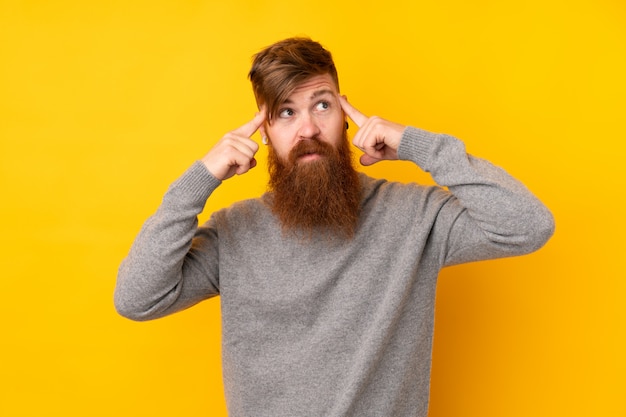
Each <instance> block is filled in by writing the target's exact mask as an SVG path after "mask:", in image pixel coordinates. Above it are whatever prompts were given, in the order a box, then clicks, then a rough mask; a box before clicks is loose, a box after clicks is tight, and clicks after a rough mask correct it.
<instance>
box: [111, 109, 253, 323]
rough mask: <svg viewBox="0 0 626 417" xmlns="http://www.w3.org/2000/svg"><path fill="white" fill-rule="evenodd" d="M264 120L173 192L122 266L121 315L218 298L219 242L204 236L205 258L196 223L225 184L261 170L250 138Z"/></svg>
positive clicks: (235, 134)
mask: <svg viewBox="0 0 626 417" xmlns="http://www.w3.org/2000/svg"><path fill="white" fill-rule="evenodd" d="M264 120H265V114H264V112H261V113H259V114H257V115H256V116H255V117H254V119H252V120H251V121H250V122H248V123H246V124H245V125H243V126H241V127H240V128H239V129H236V130H234V131H232V132H229V133H227V134H226V135H225V136H224V137H223V138H222V139H221V140H220V141H219V142H218V143H217V144H216V145H215V146H214V147H213V148H212V149H211V150H210V151H209V152H208V153H207V154H206V156H205V157H204V158H202V160H201V161H198V162H196V163H195V164H194V165H192V166H191V167H190V168H189V169H188V170H187V171H186V172H185V173H184V174H183V175H182V176H181V177H180V178H179V179H178V180H177V181H176V182H174V183H173V184H172V185H171V186H170V187H169V189H168V191H167V193H166V194H165V196H164V198H163V201H162V203H161V205H160V206H159V208H158V210H157V211H156V213H155V214H154V215H152V216H151V217H150V218H149V219H148V220H147V221H146V222H145V223H144V225H143V227H142V228H141V231H140V232H139V234H138V235H137V237H136V238H135V241H134V243H133V245H132V247H131V249H130V252H129V254H128V256H127V257H126V258H125V259H124V260H123V262H122V264H121V265H120V268H119V272H118V278H117V285H116V288H115V294H114V303H115V307H116V309H117V311H118V312H119V313H120V314H121V315H123V316H125V317H128V318H130V319H133V320H148V319H154V318H157V317H162V316H165V315H167V314H171V313H173V312H175V311H179V310H182V309H185V308H187V307H189V306H191V305H193V304H196V303H198V302H199V301H201V300H203V299H206V298H209V297H211V296H214V295H217V294H218V293H219V284H218V280H219V277H218V273H217V271H218V267H217V263H218V253H217V247H216V245H217V236H215V235H212V234H211V232H210V228H209V229H207V231H205V232H204V233H203V236H202V239H203V240H204V242H203V252H202V256H198V255H197V253H196V250H195V245H194V240H195V239H196V237H195V235H196V231H197V227H198V220H197V217H198V215H199V214H200V213H201V212H202V210H203V209H204V206H205V204H206V201H207V199H208V198H209V196H210V195H211V193H212V192H213V191H214V190H215V189H216V188H217V187H218V186H219V185H220V184H221V181H222V180H225V179H227V178H230V177H232V176H233V175H235V174H243V173H246V172H248V170H250V169H251V168H253V167H254V166H255V165H256V160H255V159H254V155H255V153H256V152H257V150H258V148H259V147H258V145H257V144H256V142H254V141H253V140H252V139H250V136H252V135H253V134H254V133H255V132H256V130H257V129H258V128H259V127H260V126H261V124H262V123H263V121H264ZM211 240H215V244H214V245H212V244H210V241H211Z"/></svg>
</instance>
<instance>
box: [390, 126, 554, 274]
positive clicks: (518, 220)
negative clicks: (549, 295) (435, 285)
mask: <svg viewBox="0 0 626 417" xmlns="http://www.w3.org/2000/svg"><path fill="white" fill-rule="evenodd" d="M398 156H399V158H400V159H405V160H411V161H413V162H414V163H416V164H417V165H418V166H419V167H420V168H421V169H423V170H424V171H426V172H429V173H430V174H431V176H432V177H433V179H434V180H435V182H436V183H437V184H438V185H440V186H443V187H447V189H448V190H449V192H450V193H451V194H452V198H451V199H450V200H449V201H448V202H447V203H446V207H443V208H442V213H443V214H442V217H445V218H447V220H446V221H447V222H448V223H449V224H448V225H447V229H448V230H449V232H448V236H447V239H446V248H445V252H444V255H443V256H444V260H443V264H444V265H453V264H458V263H462V262H470V261H476V260H483V259H491V258H499V257H505V256H514V255H523V254H526V253H530V252H533V251H535V250H537V249H539V248H540V247H542V246H543V245H544V244H545V243H546V242H547V241H548V239H549V238H550V237H551V236H552V234H553V233H554V218H553V216H552V213H551V212H550V211H549V210H548V209H547V208H546V207H545V206H544V205H543V204H542V203H541V202H540V201H539V200H538V199H537V198H536V197H535V196H534V195H533V194H532V193H531V192H530V191H529V190H528V189H527V188H526V187H525V186H524V185H523V184H521V183H520V182H519V181H517V180H516V179H514V178H512V177H511V176H510V175H509V174H507V173H506V172H505V171H504V170H502V169H501V168H498V167H496V166H494V165H493V164H491V163H489V162H488V161H485V160H484V159H479V158H476V157H473V156H471V155H468V154H467V153H466V150H465V145H464V144H463V142H461V141H459V140H458V139H456V138H454V137H452V136H449V135H443V134H434V133H430V132H427V131H424V130H421V129H416V128H413V127H408V128H406V130H405V131H404V134H403V137H402V141H401V142H400V147H399V149H398Z"/></svg>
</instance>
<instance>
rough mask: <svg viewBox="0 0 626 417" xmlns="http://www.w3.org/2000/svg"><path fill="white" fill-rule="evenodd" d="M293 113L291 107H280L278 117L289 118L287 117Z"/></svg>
mask: <svg viewBox="0 0 626 417" xmlns="http://www.w3.org/2000/svg"><path fill="white" fill-rule="evenodd" d="M293 115H294V111H293V110H292V109H288V108H287V109H281V110H280V111H279V112H278V117H280V118H281V119H287V118H289V117H291V116H293Z"/></svg>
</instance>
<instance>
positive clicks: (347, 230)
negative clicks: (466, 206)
mask: <svg viewBox="0 0 626 417" xmlns="http://www.w3.org/2000/svg"><path fill="white" fill-rule="evenodd" d="M308 153H317V154H318V155H320V156H321V158H319V159H317V160H314V161H307V162H299V161H298V158H299V157H300V156H302V155H306V154H308ZM268 168H269V174H270V181H269V188H270V190H271V191H272V192H273V193H272V194H273V200H272V211H273V212H274V214H275V215H276V216H277V217H278V218H279V220H280V222H281V225H282V227H283V231H291V232H295V233H296V234H297V235H298V236H300V237H303V238H311V237H312V236H313V235H314V233H323V234H325V235H326V236H330V237H332V236H336V237H340V238H346V239H350V238H352V237H353V236H354V233H355V232H356V228H357V225H358V220H359V211H360V200H361V198H360V197H361V186H360V181H359V176H358V173H357V171H356V170H355V169H354V167H353V165H352V155H351V152H350V148H349V145H348V141H347V140H346V138H344V140H342V141H341V144H340V145H339V146H338V148H335V147H334V146H332V145H330V144H328V143H326V142H321V141H319V140H316V139H310V140H302V141H300V142H298V144H297V145H296V146H295V147H294V148H293V149H292V150H291V152H290V153H289V157H288V160H287V161H283V160H282V159H281V158H280V157H279V156H278V155H276V152H274V149H273V148H270V150H269V156H268Z"/></svg>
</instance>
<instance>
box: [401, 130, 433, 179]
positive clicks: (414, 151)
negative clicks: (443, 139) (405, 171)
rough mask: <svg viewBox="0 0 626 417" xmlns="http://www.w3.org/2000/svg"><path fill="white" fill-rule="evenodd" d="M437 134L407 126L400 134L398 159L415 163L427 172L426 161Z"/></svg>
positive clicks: (429, 156)
mask: <svg viewBox="0 0 626 417" xmlns="http://www.w3.org/2000/svg"><path fill="white" fill-rule="evenodd" d="M437 136H438V134H436V133H431V132H428V131H426V130H422V129H418V128H415V127H411V126H408V127H407V128H406V129H405V130H404V133H403V134H402V139H401V140H400V146H399V147H398V158H399V159H402V160H406V161H413V162H415V163H416V164H417V165H418V166H419V167H420V168H421V169H423V170H424V171H426V172H428V161H429V160H430V158H431V155H432V149H433V145H434V144H435V140H436V139H437Z"/></svg>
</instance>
